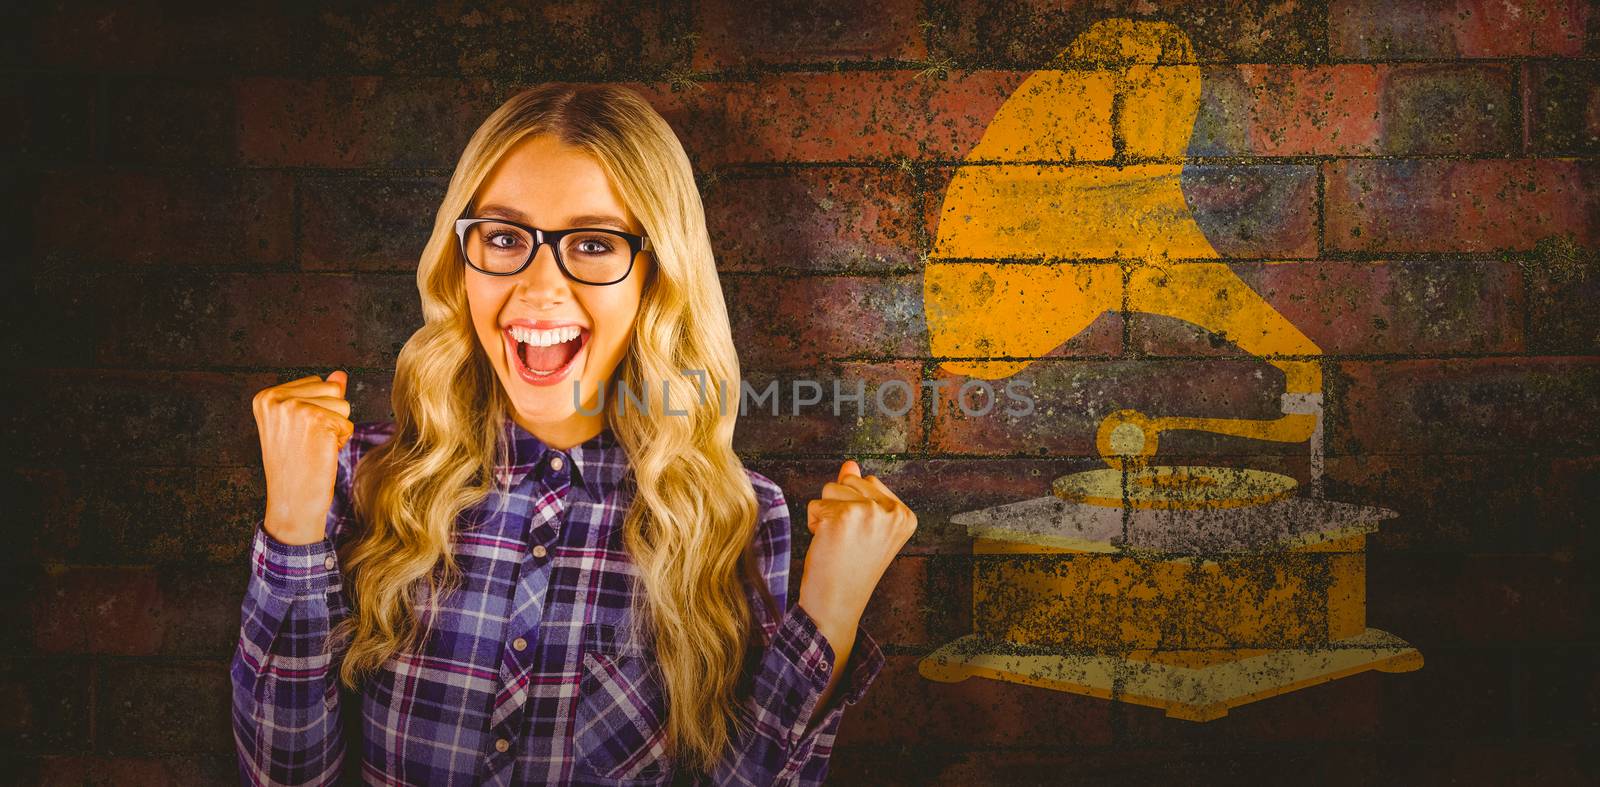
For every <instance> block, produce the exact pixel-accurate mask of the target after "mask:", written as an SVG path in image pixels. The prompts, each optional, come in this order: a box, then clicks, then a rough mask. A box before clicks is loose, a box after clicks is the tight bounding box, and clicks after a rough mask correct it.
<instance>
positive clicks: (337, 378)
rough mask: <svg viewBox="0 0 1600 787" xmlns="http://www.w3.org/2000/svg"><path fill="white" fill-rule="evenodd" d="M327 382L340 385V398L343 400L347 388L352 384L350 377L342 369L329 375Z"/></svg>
mask: <svg viewBox="0 0 1600 787" xmlns="http://www.w3.org/2000/svg"><path fill="white" fill-rule="evenodd" d="M327 382H330V383H338V384H339V396H340V397H341V398H342V397H343V396H344V392H345V387H346V386H347V385H349V383H350V375H349V374H346V373H345V371H344V370H343V369H340V370H338V371H336V372H333V373H331V374H329V375H328V379H327Z"/></svg>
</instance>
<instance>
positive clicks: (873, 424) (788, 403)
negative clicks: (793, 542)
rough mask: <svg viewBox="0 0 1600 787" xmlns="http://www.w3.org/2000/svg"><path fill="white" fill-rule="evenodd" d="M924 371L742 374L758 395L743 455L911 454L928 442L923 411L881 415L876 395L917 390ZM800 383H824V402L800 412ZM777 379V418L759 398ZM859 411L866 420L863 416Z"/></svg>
mask: <svg viewBox="0 0 1600 787" xmlns="http://www.w3.org/2000/svg"><path fill="white" fill-rule="evenodd" d="M921 368H922V367H921V364H919V363H914V362H899V363H872V364H866V363H863V364H856V363H845V364H838V365H837V366H830V367H828V368H821V369H817V368H813V369H807V370H804V371H794V372H783V371H764V370H761V369H744V370H741V372H740V378H741V380H742V381H743V382H747V383H748V384H749V386H750V388H751V390H752V391H753V393H752V394H751V396H750V397H749V398H748V400H747V401H746V402H745V403H744V405H745V409H744V415H742V416H741V417H740V418H739V427H738V430H737V431H736V432H735V434H734V448H735V450H737V451H739V452H740V453H752V454H753V453H768V454H786V453H799V452H807V453H809V452H816V451H827V452H837V453H839V455H840V456H839V461H840V462H842V461H844V459H845V458H846V457H847V456H849V455H851V454H876V453H900V452H904V451H907V450H910V449H911V448H912V447H913V446H916V445H918V444H920V443H921V441H922V419H921V412H920V411H918V410H912V411H910V412H908V413H905V414H904V415H896V414H895V413H894V412H884V411H879V410H878V409H877V408H876V404H875V402H874V397H875V395H876V392H877V390H878V389H879V388H881V387H882V386H884V385H885V384H886V383H888V382H890V381H892V380H899V381H901V382H904V383H905V384H906V385H908V386H912V387H913V388H915V386H916V384H917V380H918V379H919V378H920V376H921ZM800 380H811V381H814V382H816V383H818V384H819V385H820V386H821V396H822V399H821V401H820V402H818V403H817V404H813V405H802V406H799V407H798V410H797V408H796V400H797V396H796V388H795V383H796V382H797V381H800ZM774 381H775V382H777V384H778V392H777V412H778V414H777V415H773V414H772V407H773V405H772V400H771V399H770V398H769V399H766V400H765V401H764V402H763V403H761V404H757V402H756V397H758V396H761V395H763V394H764V393H765V392H766V390H767V388H768V386H769V385H770V384H771V383H772V382H774ZM835 381H838V386H839V392H840V394H841V400H840V401H839V402H838V410H839V414H838V415H834V404H835V403H834V399H833V390H834V382H835ZM858 381H859V382H860V383H861V390H862V394H863V399H862V402H861V403H860V405H859V406H858V405H857V404H856V403H854V402H850V401H847V400H846V397H849V396H852V395H854V393H855V386H856V383H857V382H858ZM733 387H734V383H733V381H729V383H728V395H729V396H730V397H734V396H736V395H737V394H736V392H735V391H734V390H733ZM891 390H892V389H891ZM657 391H659V388H658V389H657ZM813 393H814V392H813V391H812V390H811V389H810V387H809V386H802V387H801V389H800V390H799V396H804V397H809V396H812V395H813ZM657 397H658V398H659V393H658V394H657ZM893 404H894V402H891V405H893ZM735 406H737V405H736V404H734V403H733V402H730V403H729V407H730V409H731V408H732V407H735ZM858 412H859V413H860V414H861V416H862V417H859V418H858V417H857V416H858ZM790 502H794V501H792V500H791V501H790Z"/></svg>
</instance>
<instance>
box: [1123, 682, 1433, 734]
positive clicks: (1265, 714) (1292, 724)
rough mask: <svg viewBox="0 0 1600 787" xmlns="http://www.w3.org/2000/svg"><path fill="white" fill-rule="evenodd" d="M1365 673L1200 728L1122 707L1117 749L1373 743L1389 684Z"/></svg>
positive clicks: (1248, 707)
mask: <svg viewBox="0 0 1600 787" xmlns="http://www.w3.org/2000/svg"><path fill="white" fill-rule="evenodd" d="M1395 680H1404V678H1403V677H1389V676H1386V675H1385V674H1384V673H1381V672H1365V673H1360V674H1357V675H1351V676H1346V677H1343V678H1339V679H1337V680H1333V681H1330V682H1327V683H1321V684H1318V685H1314V686H1308V687H1305V688H1300V689H1296V690H1294V691H1291V692H1288V693H1286V694H1279V695H1277V696H1273V697H1267V698H1265V699H1261V700H1257V701H1255V702H1251V703H1247V704H1245V705H1240V706H1238V707H1234V708H1229V709H1228V714H1227V715H1226V716H1224V717H1222V718H1220V719H1215V720H1213V721H1210V722H1206V723H1203V724H1196V723H1194V722H1186V721H1182V720H1178V719H1171V718H1168V717H1167V716H1166V715H1165V714H1164V713H1163V712H1161V711H1157V710H1153V709H1146V708H1143V707H1141V706H1133V705H1124V706H1122V709H1121V713H1120V714H1119V715H1120V717H1121V722H1122V728H1121V730H1120V734H1119V736H1118V741H1119V743H1123V744H1125V745H1129V746H1141V747H1142V746H1169V745H1176V746H1189V747H1205V746H1212V745H1218V744H1224V743H1225V744H1228V745H1248V744H1252V743H1270V744H1305V745H1311V744H1315V745H1327V744H1336V743H1338V742H1342V741H1349V740H1371V739H1373V738H1375V737H1377V733H1378V731H1379V729H1380V725H1381V723H1382V720H1383V711H1384V696H1383V695H1384V693H1385V692H1386V691H1388V690H1389V685H1390V682H1391V681H1395Z"/></svg>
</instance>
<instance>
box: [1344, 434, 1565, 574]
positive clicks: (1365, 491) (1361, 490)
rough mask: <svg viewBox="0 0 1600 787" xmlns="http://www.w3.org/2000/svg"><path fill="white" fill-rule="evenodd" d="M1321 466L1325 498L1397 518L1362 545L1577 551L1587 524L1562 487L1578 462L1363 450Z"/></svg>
mask: <svg viewBox="0 0 1600 787" xmlns="http://www.w3.org/2000/svg"><path fill="white" fill-rule="evenodd" d="M1575 463H1576V464H1575ZM1326 470H1327V478H1328V492H1327V494H1328V496H1329V497H1331V498H1333V499H1335V500H1340V501H1343V502H1348V503H1355V504H1359V505H1374V506H1380V507H1383V508H1387V509H1390V510H1392V511H1394V512H1396V513H1398V514H1399V515H1400V516H1399V518H1397V519H1390V520H1385V521H1383V522H1380V523H1379V525H1378V532H1377V533H1375V534H1371V535H1369V536H1368V537H1367V544H1368V548H1369V549H1383V550H1396V551H1398V550H1408V549H1417V550H1450V551H1458V552H1510V553H1551V552H1560V551H1571V550H1579V551H1581V549H1582V548H1583V546H1584V539H1585V535H1586V531H1587V530H1589V529H1590V528H1589V526H1588V525H1587V522H1586V519H1588V518H1591V517H1592V513H1593V512H1592V511H1591V510H1588V509H1587V508H1586V507H1585V508H1584V510H1581V511H1580V510H1578V509H1579V506H1578V503H1579V502H1580V501H1581V500H1582V499H1583V497H1582V493H1581V492H1580V491H1578V490H1576V489H1574V488H1572V487H1571V486H1569V485H1570V484H1573V483H1577V482H1578V479H1581V478H1582V477H1583V476H1582V475H1581V472H1582V470H1581V460H1554V461H1551V460H1548V459H1545V458H1542V457H1539V456H1536V455H1531V456H1525V457H1515V458H1512V457H1508V456H1505V455H1502V454H1467V455H1457V456H1451V455H1443V456H1424V457H1417V456H1411V455H1396V454H1363V455H1360V456H1331V457H1328V459H1327V465H1326ZM1590 538H1592V536H1591V537H1590Z"/></svg>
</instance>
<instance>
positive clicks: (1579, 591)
mask: <svg viewBox="0 0 1600 787" xmlns="http://www.w3.org/2000/svg"><path fill="white" fill-rule="evenodd" d="M1594 570H1595V564H1594V557H1593V556H1592V555H1591V556H1587V557H1585V556H1580V557H1572V556H1569V555H1555V556H1544V555H1509V554H1482V555H1458V554H1450V553H1444V552H1404V553H1401V552H1383V551H1377V550H1369V551H1368V553H1367V625H1369V626H1373V627H1375V628H1380V629H1383V630H1384V631H1388V632H1390V633H1392V634H1395V635H1396V636H1399V637H1401V638H1402V639H1405V640H1407V641H1409V642H1411V643H1412V644H1413V645H1415V646H1416V647H1417V648H1418V649H1419V650H1421V651H1422V655H1423V658H1424V659H1429V658H1430V657H1429V652H1430V649H1432V648H1435V647H1443V646H1455V645H1496V646H1503V645H1507V644H1510V643H1517V642H1520V643H1544V644H1556V643H1577V642H1582V641H1586V640H1592V639H1593V638H1594V636H1595V631H1594V617H1593V613H1594V609H1593V607H1594V593H1593V585H1592V577H1593V572H1594ZM1430 666H1431V661H1430V662H1429V663H1428V664H1425V665H1424V666H1423V668H1422V669H1423V671H1424V672H1425V671H1426V670H1428V669H1429V668H1430ZM1402 706H1403V704H1402ZM1418 712H1421V711H1420V710H1419V711H1418Z"/></svg>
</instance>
